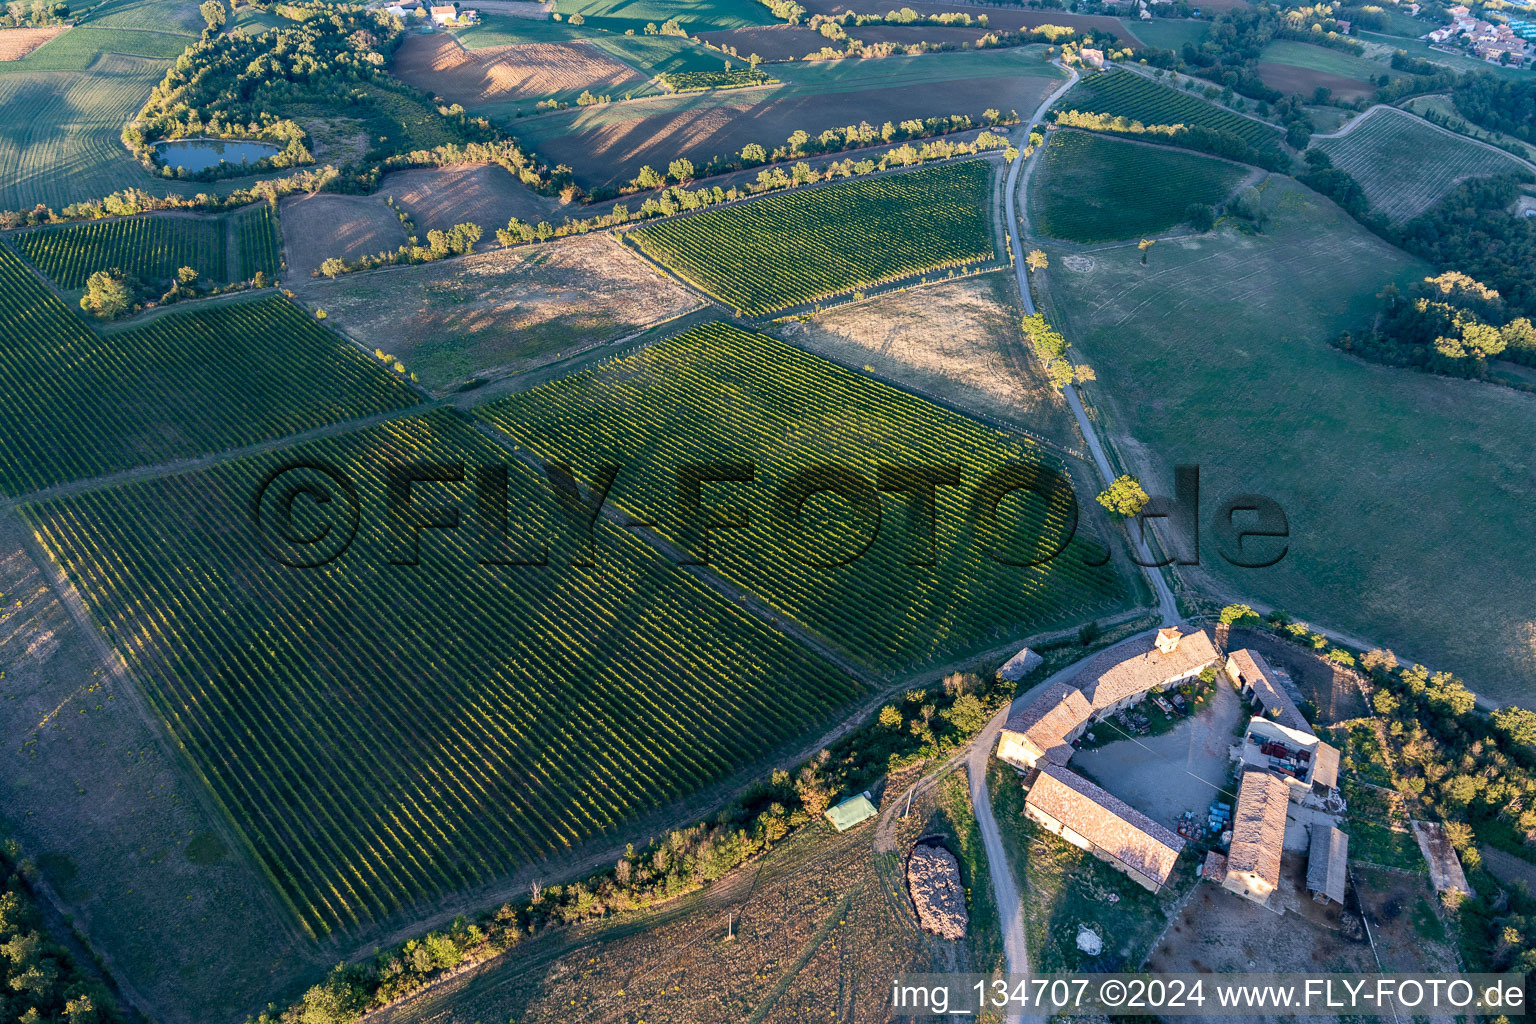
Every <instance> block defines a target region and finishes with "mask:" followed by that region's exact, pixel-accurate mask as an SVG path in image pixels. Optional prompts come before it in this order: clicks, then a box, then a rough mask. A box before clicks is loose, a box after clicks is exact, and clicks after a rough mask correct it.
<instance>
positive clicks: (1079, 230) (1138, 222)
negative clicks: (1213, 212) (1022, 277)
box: [1030, 129, 1245, 242]
mask: <svg viewBox="0 0 1536 1024" xmlns="http://www.w3.org/2000/svg"><path fill="white" fill-rule="evenodd" d="M1244 173H1245V172H1244V170H1243V168H1241V167H1239V166H1237V165H1236V164H1230V163H1227V162H1225V161H1222V160H1213V159H1211V158H1210V157H1204V156H1196V155H1195V154H1193V153H1182V152H1179V151H1177V150H1172V149H1167V148H1165V147H1162V146H1148V145H1144V144H1142V143H1138V142H1126V141H1122V140H1120V139H1113V138H1108V137H1106V136H1103V135H1095V134H1092V133H1089V132H1078V131H1071V130H1068V129H1059V130H1057V131H1055V132H1052V133H1051V142H1050V145H1049V146H1048V147H1046V150H1045V153H1044V155H1043V166H1042V167H1040V168H1039V169H1038V170H1037V171H1036V174H1037V175H1039V176H1040V177H1039V183H1038V186H1037V187H1034V188H1031V190H1030V199H1031V203H1032V209H1033V213H1034V223H1035V224H1036V225H1038V227H1039V229H1040V230H1041V231H1043V232H1044V233H1045V234H1047V235H1050V236H1051V237H1052V238H1060V239H1064V240H1066V241H1071V242H1107V241H1110V240H1112V239H1117V238H1136V237H1139V236H1146V235H1154V234H1158V233H1160V232H1163V231H1167V230H1168V229H1169V228H1171V227H1173V226H1174V225H1175V224H1180V223H1182V222H1183V221H1184V220H1185V213H1186V211H1187V210H1188V209H1189V207H1190V206H1191V205H1192V204H1197V203H1198V204H1200V205H1203V206H1215V205H1216V204H1218V203H1220V202H1221V201H1222V200H1224V199H1225V198H1226V197H1227V195H1228V194H1230V193H1231V191H1232V190H1233V189H1234V188H1236V187H1237V183H1238V182H1239V181H1241V180H1242V178H1243V176H1244ZM1032 184H1033V183H1032Z"/></svg>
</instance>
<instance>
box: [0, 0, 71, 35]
mask: <svg viewBox="0 0 1536 1024" xmlns="http://www.w3.org/2000/svg"><path fill="white" fill-rule="evenodd" d="M68 17H69V4H67V3H62V2H57V0H30V2H28V0H10V2H9V3H5V4H0V28H27V27H32V28H41V27H43V26H45V25H58V24H61V23H63V22H64V20H65V19H66V18H68Z"/></svg>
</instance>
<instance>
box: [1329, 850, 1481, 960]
mask: <svg viewBox="0 0 1536 1024" xmlns="http://www.w3.org/2000/svg"><path fill="white" fill-rule="evenodd" d="M1345 831H1348V826H1345ZM1349 870H1350V873H1351V874H1352V875H1353V876H1354V877H1353V879H1352V883H1353V882H1357V883H1359V885H1358V887H1357V886H1355V885H1354V884H1351V886H1350V888H1351V889H1352V890H1354V893H1355V896H1356V898H1357V899H1359V901H1360V904H1361V910H1362V911H1363V912H1364V913H1365V915H1366V917H1367V918H1368V919H1369V920H1370V922H1371V937H1372V938H1374V939H1375V940H1376V952H1377V954H1378V955H1379V956H1380V957H1381V969H1382V970H1383V971H1387V972H1390V973H1403V974H1407V973H1412V972H1417V971H1424V972H1438V971H1456V970H1457V969H1458V967H1457V963H1456V954H1455V952H1454V951H1453V950H1452V948H1451V942H1452V940H1451V939H1450V938H1449V936H1448V935H1447V933H1446V929H1445V926H1444V924H1443V923H1442V922H1441V920H1440V917H1439V911H1438V910H1437V908H1436V904H1437V903H1438V902H1439V901H1438V899H1437V898H1436V896H1435V892H1434V890H1433V888H1431V886H1430V884H1429V876H1428V875H1423V874H1409V873H1408V872H1406V871H1393V870H1392V869H1391V868H1378V867H1365V866H1362V865H1355V864H1352V865H1350V869H1349ZM1369 969H1370V970H1375V968H1374V967H1372V968H1369Z"/></svg>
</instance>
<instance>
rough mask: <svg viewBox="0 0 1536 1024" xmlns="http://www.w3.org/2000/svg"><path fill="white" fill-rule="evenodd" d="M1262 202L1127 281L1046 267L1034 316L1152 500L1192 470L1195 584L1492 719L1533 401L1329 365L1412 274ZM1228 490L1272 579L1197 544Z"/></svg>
mask: <svg viewBox="0 0 1536 1024" xmlns="http://www.w3.org/2000/svg"><path fill="white" fill-rule="evenodd" d="M1262 192H1263V196H1264V206H1265V210H1266V213H1267V214H1268V218H1269V219H1268V224H1267V227H1266V230H1265V233H1264V234H1262V235H1257V236H1249V235H1241V234H1236V233H1233V232H1226V233H1223V234H1221V235H1220V236H1219V237H1217V238H1215V239H1211V238H1202V239H1189V240H1183V241H1178V242H1163V243H1160V244H1159V245H1157V246H1156V247H1155V248H1153V249H1152V250H1151V252H1150V253H1149V254H1148V255H1149V260H1148V265H1147V266H1145V267H1143V266H1141V265H1140V259H1139V254H1138V253H1137V251H1136V247H1135V246H1134V245H1127V246H1124V247H1120V248H1115V249H1105V250H1099V251H1095V252H1094V253H1093V261H1094V262H1093V267H1092V269H1091V270H1089V271H1088V272H1085V273H1078V272H1073V271H1071V270H1069V269H1067V268H1066V267H1064V266H1062V265H1061V261H1060V260H1059V259H1055V258H1053V259H1052V261H1051V264H1052V265H1051V270H1050V271H1049V272H1048V273H1047V275H1045V276H1044V279H1045V280H1046V281H1047V282H1048V283H1047V285H1046V287H1045V289H1044V291H1043V294H1042V299H1043V305H1044V308H1045V311H1046V312H1047V314H1048V315H1049V316H1051V317H1052V319H1053V320H1055V321H1056V322H1058V323H1059V325H1060V326H1061V327H1062V329H1063V330H1064V332H1065V333H1066V335H1067V337H1068V338H1069V339H1072V340H1073V341H1074V342H1075V343H1076V345H1077V355H1076V357H1075V361H1082V362H1086V363H1089V364H1090V365H1092V366H1094V367H1095V369H1096V370H1097V372H1098V375H1099V380H1100V381H1101V382H1102V386H1101V387H1094V386H1092V385H1090V386H1089V400H1090V401H1091V402H1092V403H1094V404H1096V405H1097V407H1098V408H1097V413H1098V415H1099V416H1100V418H1101V421H1102V422H1103V424H1104V426H1105V428H1106V429H1107V432H1108V434H1109V435H1110V436H1111V437H1112V438H1113V440H1114V442H1115V444H1116V446H1117V448H1118V449H1119V450H1120V452H1121V454H1122V456H1123V457H1124V458H1125V459H1126V460H1127V461H1128V462H1129V463H1130V468H1131V470H1132V471H1135V472H1138V473H1140V474H1141V476H1142V478H1143V480H1145V481H1146V482H1147V483H1148V484H1149V485H1150V487H1149V489H1150V490H1152V491H1154V492H1156V491H1164V492H1166V491H1167V489H1168V488H1169V487H1171V468H1172V466H1174V465H1176V464H1180V463H1184V464H1198V465H1199V466H1200V467H1201V479H1200V487H1201V495H1202V511H1203V513H1204V516H1205V519H1204V521H1203V522H1202V531H1203V533H1202V536H1203V540H1204V543H1203V545H1202V550H1201V556H1202V562H1203V566H1202V568H1201V570H1200V575H1202V576H1204V577H1205V578H1206V580H1207V581H1208V582H1211V583H1213V584H1215V585H1216V586H1217V587H1219V588H1222V589H1225V590H1227V591H1230V593H1231V594H1232V595H1234V596H1236V595H1242V596H1245V597H1251V598H1253V599H1256V600H1259V601H1262V602H1266V603H1269V604H1273V605H1279V606H1282V607H1284V608H1286V609H1287V610H1289V611H1291V612H1292V613H1293V614H1295V615H1298V616H1300V617H1302V618H1305V619H1308V620H1311V621H1315V622H1317V623H1319V624H1323V625H1327V626H1330V627H1333V628H1337V629H1340V630H1344V631H1346V632H1350V633H1353V634H1356V635H1358V636H1360V637H1361V638H1363V639H1366V640H1369V641H1371V642H1374V643H1381V644H1386V645H1389V646H1392V647H1393V648H1394V649H1395V650H1397V651H1398V652H1399V653H1400V654H1401V655H1402V656H1403V657H1405V658H1407V659H1416V660H1418V661H1421V662H1423V663H1424V664H1426V665H1429V666H1431V667H1432V668H1437V669H1438V668H1445V669H1450V670H1452V671H1455V672H1457V673H1458V674H1460V675H1462V676H1463V677H1464V678H1466V680H1467V681H1468V684H1469V685H1471V686H1472V687H1473V688H1474V689H1476V690H1478V691H1479V692H1480V693H1484V694H1486V695H1488V696H1490V697H1492V698H1494V699H1512V698H1515V697H1518V696H1523V695H1525V694H1527V693H1528V692H1529V689H1530V687H1531V685H1532V683H1536V621H1533V618H1536V617H1533V613H1532V610H1531V609H1532V596H1533V595H1532V576H1531V573H1530V570H1529V554H1528V552H1529V538H1530V536H1531V535H1532V531H1533V530H1536V458H1533V456H1532V450H1531V447H1530V444H1529V438H1530V437H1531V436H1532V433H1533V431H1536V398H1533V397H1532V396H1530V395H1527V394H1522V393H1519V392H1516V391H1513V390H1510V389H1507V388H1501V387H1496V386H1490V385H1486V384H1477V383H1472V382H1467V381H1456V380H1449V379H1446V378H1441V377H1433V376H1429V375H1423V374H1418V373H1414V372H1411V371H1408V370H1401V369H1393V368H1389V367H1383V366H1376V365H1371V364H1367V363H1364V362H1361V361H1358V360H1355V359H1351V358H1349V357H1347V356H1345V355H1344V354H1342V353H1340V352H1338V351H1337V350H1335V349H1334V348H1332V347H1331V346H1330V345H1329V339H1330V338H1332V337H1333V336H1334V335H1335V334H1337V333H1338V332H1339V331H1340V330H1342V329H1345V328H1358V327H1359V326H1360V325H1361V324H1362V323H1364V322H1367V321H1368V320H1369V318H1370V317H1371V315H1372V314H1373V312H1374V310H1375V306H1376V299H1375V295H1376V293H1377V292H1379V291H1380V290H1381V289H1382V288H1383V287H1385V286H1386V285H1388V284H1393V283H1396V284H1398V285H1400V286H1401V285H1406V284H1408V283H1410V282H1412V281H1413V280H1414V279H1415V278H1417V277H1420V276H1422V275H1424V274H1426V273H1427V272H1428V271H1429V268H1428V267H1427V266H1425V265H1424V264H1422V263H1419V262H1418V261H1415V260H1413V259H1411V258H1409V257H1408V256H1407V255H1405V254H1404V253H1402V252H1400V251H1398V250H1396V249H1394V248H1392V247H1390V246H1388V245H1387V244H1386V243H1384V242H1382V241H1380V240H1379V239H1377V238H1376V237H1375V236H1374V235H1371V234H1369V233H1368V232H1366V231H1365V230H1364V229H1363V228H1361V227H1359V226H1358V225H1356V224H1355V223H1354V222H1353V221H1352V220H1351V219H1350V218H1349V217H1347V216H1346V215H1345V214H1344V213H1343V212H1342V211H1340V210H1338V209H1337V208H1336V207H1334V206H1333V205H1332V204H1331V203H1328V202H1326V201H1324V200H1322V199H1321V198H1319V197H1318V196H1316V195H1315V194H1314V193H1312V192H1310V191H1308V190H1306V189H1303V188H1302V187H1301V186H1299V185H1297V184H1295V183H1294V182H1292V181H1290V180H1289V179H1285V178H1280V177H1274V178H1271V179H1270V180H1269V182H1268V183H1267V184H1266V185H1265V186H1263V188H1262ZM1044 248H1045V249H1046V251H1047V252H1048V253H1051V254H1052V256H1053V257H1054V256H1057V255H1059V254H1061V250H1059V249H1058V250H1053V249H1052V247H1051V245H1050V244H1049V243H1047V244H1045V246H1044ZM1243 492H1256V493H1259V494H1263V495H1266V496H1269V497H1271V498H1272V499H1274V500H1275V501H1277V502H1279V503H1280V505H1281V506H1282V507H1283V508H1284V509H1285V510H1286V513H1287V516H1288V518H1289V524H1290V531H1291V539H1290V543H1289V550H1288V553H1287V554H1286V556H1285V558H1284V559H1283V560H1282V561H1280V562H1279V563H1278V564H1277V565H1275V566H1274V567H1272V568H1268V569H1238V568H1236V567H1233V566H1230V565H1228V564H1227V563H1226V562H1225V561H1223V560H1222V559H1221V557H1220V555H1219V554H1218V553H1217V550H1216V548H1215V545H1214V537H1213V536H1212V535H1211V533H1210V531H1209V529H1208V528H1207V527H1208V526H1209V523H1210V516H1211V514H1212V513H1213V512H1214V510H1215V508H1216V505H1217V503H1219V502H1220V501H1221V500H1222V499H1223V498H1225V497H1226V496H1229V495H1234V494H1237V493H1243ZM1468 509H1475V510H1476V514H1475V515H1468V511H1467V510H1468Z"/></svg>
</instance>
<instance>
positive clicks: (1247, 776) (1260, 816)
mask: <svg viewBox="0 0 1536 1024" xmlns="http://www.w3.org/2000/svg"><path fill="white" fill-rule="evenodd" d="M1288 801H1289V793H1288V792H1287V789H1286V785H1285V783H1284V782H1281V781H1280V779H1279V778H1278V777H1277V776H1274V775H1271V774H1270V773H1269V772H1266V771H1246V772H1244V773H1243V781H1242V782H1241V783H1240V784H1239V785H1238V788H1237V810H1236V811H1234V812H1233V815H1232V844H1231V846H1230V847H1229V848H1228V850H1227V874H1226V877H1225V878H1223V879H1222V883H1221V884H1222V887H1223V888H1226V889H1228V890H1230V891H1232V892H1235V893H1237V894H1238V895H1239V896H1242V897H1243V898H1245V899H1250V900H1252V901H1253V902H1255V903H1257V904H1259V905H1260V906H1268V905H1269V894H1270V893H1272V892H1274V891H1275V888H1276V887H1277V886H1279V884H1280V847H1281V844H1282V843H1283V842H1284V840H1285V805H1286V803H1287V802H1288Z"/></svg>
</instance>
